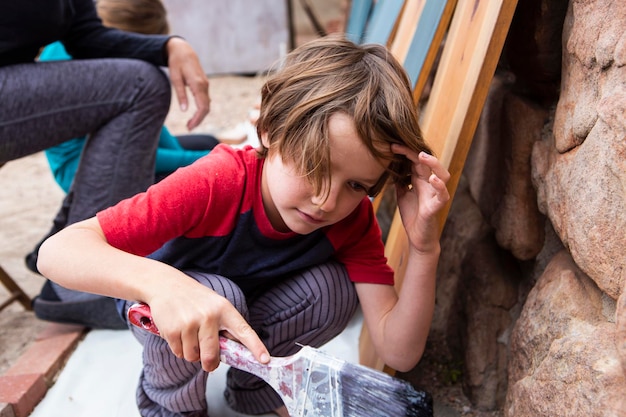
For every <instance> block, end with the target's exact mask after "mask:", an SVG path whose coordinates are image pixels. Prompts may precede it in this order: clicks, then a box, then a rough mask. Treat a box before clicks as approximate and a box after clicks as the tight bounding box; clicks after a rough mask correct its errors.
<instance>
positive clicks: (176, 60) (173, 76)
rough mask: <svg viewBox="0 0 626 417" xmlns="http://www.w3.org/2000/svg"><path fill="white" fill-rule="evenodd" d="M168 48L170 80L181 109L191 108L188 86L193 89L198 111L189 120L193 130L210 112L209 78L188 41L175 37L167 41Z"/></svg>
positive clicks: (192, 92) (190, 127)
mask: <svg viewBox="0 0 626 417" xmlns="http://www.w3.org/2000/svg"><path fill="white" fill-rule="evenodd" d="M166 48H167V56H168V68H169V73H170V80H171V82H172V86H173V87H174V91H175V94H176V97H177V98H178V103H179V104H180V108H181V110H183V111H186V110H187V109H188V108H189V101H188V99H187V89H186V87H189V90H191V94H192V95H193V99H194V101H195V103H196V112H195V113H194V114H193V116H192V118H191V119H189V121H188V122H187V129H189V130H191V129H193V128H194V127H196V126H198V125H199V124H200V122H202V120H203V119H204V117H205V116H206V115H207V114H208V113H209V110H210V106H211V99H210V98H209V79H208V78H207V76H206V74H205V73H204V70H203V69H202V66H201V65H200V60H199V59H198V55H197V54H196V52H195V51H194V50H193V48H192V47H191V45H189V43H187V41H185V40H184V39H182V38H177V37H173V38H170V39H169V40H168V41H167V44H166Z"/></svg>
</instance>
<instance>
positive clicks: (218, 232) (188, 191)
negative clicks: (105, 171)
mask: <svg viewBox="0 0 626 417" xmlns="http://www.w3.org/2000/svg"><path fill="white" fill-rule="evenodd" d="M246 175H247V173H246V166H245V164H244V163H243V162H242V160H241V158H237V156H236V152H235V151H233V150H232V148H230V147H228V146H224V147H222V146H218V147H216V148H215V149H214V150H213V151H212V152H211V153H210V154H208V155H207V156H205V157H203V158H201V159H199V160H198V161H196V162H195V163H193V164H191V165H189V166H187V167H184V168H180V169H178V170H177V171H176V172H174V173H173V174H171V175H169V176H168V177H166V178H165V179H163V180H162V181H160V182H159V183H157V184H155V185H153V186H152V187H150V188H149V189H148V190H147V191H146V192H143V193H140V194H137V195H135V196H134V197H131V198H128V199H126V200H123V201H121V202H120V203H118V204H116V205H115V206H113V207H110V208H108V209H106V210H103V211H101V212H99V213H98V214H97V218H98V221H99V222H100V226H101V227H102V230H103V231H104V235H105V237H106V239H107V242H108V243H109V244H111V245H112V246H114V247H116V248H119V249H121V250H123V251H126V252H130V253H134V254H136V255H141V256H145V255H148V254H150V253H152V252H154V251H155V250H157V249H158V248H160V247H161V246H162V245H163V244H164V243H165V242H167V241H168V240H171V239H173V238H175V237H179V236H187V237H199V236H223V235H226V234H228V233H229V232H230V230H232V227H233V225H234V224H235V221H236V218H237V215H238V213H239V212H240V209H241V208H242V206H245V204H246V202H245V201H244V200H243V190H244V189H245V186H244V185H245V181H246ZM244 209H245V207H244ZM216 213H219V215H216Z"/></svg>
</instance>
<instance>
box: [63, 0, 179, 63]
mask: <svg viewBox="0 0 626 417" xmlns="http://www.w3.org/2000/svg"><path fill="white" fill-rule="evenodd" d="M72 1H73V4H74V11H73V12H74V14H73V19H72V22H71V25H70V28H69V30H68V32H67V34H66V35H65V36H64V37H63V39H61V40H62V42H63V44H64V45H65V49H67V52H68V53H69V54H70V55H72V56H73V57H74V58H75V59H76V58H136V59H141V60H144V61H148V62H151V63H152V64H155V65H159V66H167V56H166V53H165V43H166V42H167V40H168V39H169V38H170V36H167V35H142V34H139V33H131V32H124V31H121V30H118V29H113V28H107V27H105V26H103V25H102V21H101V20H100V18H99V17H98V15H97V13H96V9H95V6H94V3H93V0H72Z"/></svg>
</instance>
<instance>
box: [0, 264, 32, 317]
mask: <svg viewBox="0 0 626 417" xmlns="http://www.w3.org/2000/svg"><path fill="white" fill-rule="evenodd" d="M0 281H1V282H2V284H4V286H5V287H6V288H7V289H8V290H9V293H10V296H9V298H8V299H7V300H5V301H4V302H2V304H0V311H2V310H4V309H5V308H6V307H7V306H8V305H10V304H11V303H12V302H14V301H19V302H20V304H22V306H23V307H24V308H25V309H26V310H29V311H30V310H32V309H33V307H32V303H31V299H30V297H29V296H28V295H27V294H26V293H25V292H24V290H22V289H21V288H20V286H19V285H17V283H16V282H15V281H13V278H11V277H10V276H9V274H7V273H6V271H5V270H4V269H3V268H2V267H1V266H0Z"/></svg>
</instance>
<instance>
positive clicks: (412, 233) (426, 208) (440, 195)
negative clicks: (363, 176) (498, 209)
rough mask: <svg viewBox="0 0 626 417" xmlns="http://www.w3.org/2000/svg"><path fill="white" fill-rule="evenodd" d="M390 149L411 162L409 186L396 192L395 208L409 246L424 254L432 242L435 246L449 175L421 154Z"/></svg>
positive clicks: (439, 163)
mask: <svg viewBox="0 0 626 417" xmlns="http://www.w3.org/2000/svg"><path fill="white" fill-rule="evenodd" d="M391 150H392V152H394V153H397V154H401V155H404V156H406V157H407V158H408V159H409V160H411V161H412V162H413V168H412V173H411V174H412V175H411V186H410V187H409V188H404V189H400V188H398V190H397V196H398V207H399V209H400V213H401V215H402V223H403V224H404V227H405V229H406V231H407V235H408V237H409V240H410V242H411V244H412V246H413V247H414V248H416V249H418V250H420V251H428V250H430V249H431V248H430V246H431V245H432V244H433V243H437V244H438V224H437V219H436V214H437V212H439V211H440V210H441V209H442V208H443V207H444V206H445V205H446V203H447V202H448V200H449V199H450V193H449V192H448V189H447V188H446V183H447V182H448V180H449V179H450V173H449V172H448V170H447V169H446V168H444V166H443V165H442V164H441V162H439V160H438V159H437V158H435V157H434V156H432V155H429V154H427V153H425V152H420V153H419V154H418V153H416V152H414V151H412V150H410V149H408V148H407V147H405V146H402V145H392V148H391Z"/></svg>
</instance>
